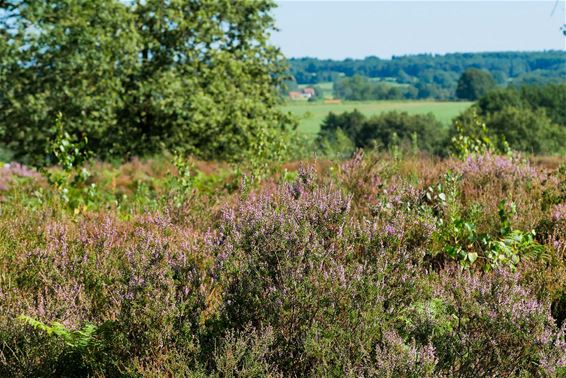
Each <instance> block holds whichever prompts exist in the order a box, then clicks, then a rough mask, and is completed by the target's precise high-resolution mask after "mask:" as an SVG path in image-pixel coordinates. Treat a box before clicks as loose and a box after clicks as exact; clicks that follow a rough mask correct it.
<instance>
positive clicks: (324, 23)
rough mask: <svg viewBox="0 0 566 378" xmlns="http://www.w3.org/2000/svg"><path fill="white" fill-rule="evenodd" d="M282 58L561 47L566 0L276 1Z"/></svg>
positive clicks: (275, 40) (277, 36)
mask: <svg viewBox="0 0 566 378" xmlns="http://www.w3.org/2000/svg"><path fill="white" fill-rule="evenodd" d="M277 4H278V8H277V9H276V10H275V13H274V15H275V20H276V24H277V27H278V28H279V29H280V31H278V32H274V33H273V35H272V42H273V43H274V44H275V45H278V46H280V47H281V49H282V50H283V53H284V54H285V55H286V56H287V57H305V56H309V57H317V58H329V59H344V58H364V57H366V56H370V55H375V56H378V57H380V58H390V57H391V56H392V55H407V54H418V53H433V54H445V53H450V52H481V51H541V50H566V38H565V36H564V34H563V33H562V31H561V30H560V29H561V27H562V26H563V25H564V23H565V22H566V15H565V13H566V9H565V8H566V7H565V4H566V3H565V1H564V0H560V1H559V2H557V1H555V0H552V1H544V0H537V1H486V0H483V1H479V0H478V1H463V0H451V1H424V0H420V1H404V0H397V1H381V0H373V1H346V0H342V1H336V0H332V1H329V0H311V1H304V0H277Z"/></svg>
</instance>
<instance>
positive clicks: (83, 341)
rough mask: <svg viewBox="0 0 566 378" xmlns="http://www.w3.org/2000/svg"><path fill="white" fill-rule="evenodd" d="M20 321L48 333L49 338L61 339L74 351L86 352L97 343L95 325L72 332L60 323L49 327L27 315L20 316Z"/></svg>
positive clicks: (54, 323)
mask: <svg viewBox="0 0 566 378" xmlns="http://www.w3.org/2000/svg"><path fill="white" fill-rule="evenodd" d="M18 320H20V321H21V322H23V323H26V324H28V325H30V326H32V327H33V328H35V329H37V330H40V331H43V332H46V333H47V335H48V336H52V337H56V338H60V339H61V340H63V341H64V343H65V345H66V346H68V347H69V348H70V349H71V350H72V351H82V350H85V349H86V348H87V347H88V346H90V345H91V344H92V343H93V342H95V338H94V334H95V333H96V331H97V327H96V326H95V325H93V324H88V323H87V324H85V325H84V326H83V328H81V329H80V330H76V331H71V330H69V329H67V328H66V327H65V326H64V325H63V324H61V323H59V322H53V323H51V325H47V324H45V323H43V322H41V321H39V320H36V319H34V318H32V317H29V316H27V315H20V316H18Z"/></svg>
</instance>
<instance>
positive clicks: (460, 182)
mask: <svg viewBox="0 0 566 378" xmlns="http://www.w3.org/2000/svg"><path fill="white" fill-rule="evenodd" d="M412 159H413V160H411V161H409V160H407V161H398V160H392V159H391V158H389V157H387V156H385V155H373V154H368V155H365V156H364V155H363V154H361V153H360V154H358V155H356V156H355V157H354V158H353V159H352V160H351V161H347V162H344V163H340V164H334V165H332V164H333V163H330V162H324V164H325V165H326V166H325V169H317V168H320V167H315V166H313V165H312V164H311V165H305V164H303V165H301V166H300V168H299V169H298V170H297V172H292V173H291V174H285V175H283V174H279V173H276V174H275V175H274V176H273V177H270V178H268V179H266V180H264V181H263V182H261V183H259V184H258V185H257V186H253V185H255V184H253V185H249V186H247V187H241V186H240V189H238V186H237V185H236V186H234V187H230V188H229V189H227V186H226V181H224V179H218V180H217V179H216V178H214V177H209V176H205V174H204V173H202V172H200V173H199V172H197V173H195V176H196V177H199V180H202V181H200V183H201V184H202V183H205V182H206V185H204V184H203V185H202V186H199V185H200V184H195V186H194V187H193V188H192V189H191V191H190V193H189V195H188V196H187V197H185V199H184V202H182V203H179V202H178V201H170V200H169V199H170V197H171V196H170V195H169V194H170V193H176V192H178V190H179V188H177V187H176V186H175V185H180V184H179V182H178V180H175V179H172V178H171V177H173V176H171V175H168V174H167V173H166V172H163V171H162V170H160V169H159V167H160V166H162V167H171V166H170V165H167V164H162V165H160V164H157V163H155V162H152V163H145V162H142V161H134V162H131V163H128V164H127V165H126V166H125V167H121V168H111V167H105V166H103V165H100V170H101V171H99V172H97V173H96V175H95V178H94V180H95V182H97V183H101V185H99V192H98V195H97V197H95V199H94V201H98V202H95V203H93V204H91V206H90V207H88V208H86V209H79V210H76V211H75V210H71V209H69V208H68V207H64V206H61V205H60V202H58V201H59V197H57V196H55V195H52V193H51V192H50V190H51V189H50V188H49V187H48V186H46V185H45V186H40V187H34V188H33V190H30V189H29V188H27V187H26V185H29V182H28V183H26V180H20V179H16V180H12V179H9V180H7V179H5V178H6V177H14V175H16V176H25V177H27V176H31V177H35V175H37V174H36V173H35V172H34V171H27V170H26V169H25V168H23V167H18V166H10V167H8V168H0V172H2V173H1V174H2V176H0V177H2V178H3V180H4V181H3V182H9V185H10V189H9V190H7V191H5V192H3V195H4V196H5V197H4V199H3V202H2V207H1V208H0V270H1V271H2V274H1V275H0V376H15V377H18V376H22V377H23V376H132V377H133V376H136V377H137V376H228V375H230V374H236V375H242V376H273V377H274V376H383V377H397V376H400V377H406V376H413V377H437V376H438V377H452V376H477V375H481V376H560V374H564V371H565V369H566V367H564V364H565V362H566V360H565V359H566V356H565V354H564V353H565V351H566V350H565V342H566V340H565V339H564V323H565V319H566V283H565V282H564V279H563V277H564V273H565V272H566V261H565V260H564V249H563V248H562V247H560V248H554V247H553V246H554V245H558V246H564V245H566V235H565V234H564V232H563V231H562V229H561V226H560V225H561V224H563V221H564V216H563V214H562V213H563V212H564V211H563V207H564V206H563V205H564V202H563V201H562V199H561V198H562V197H560V193H559V192H558V191H557V189H556V185H554V184H555V182H556V180H559V178H558V174H557V172H556V171H553V170H549V169H545V168H539V167H537V166H530V165H528V164H526V163H522V162H519V161H518V160H514V159H509V158H502V157H496V156H491V155H487V156H483V157H478V158H476V160H473V161H472V160H470V161H466V162H454V161H439V162H434V161H432V160H425V159H423V160H422V161H417V160H416V158H412ZM144 164H149V166H146V165H144ZM425 166H426V168H424V167H425ZM138 168H139V169H138ZM195 169H196V168H195ZM8 171H9V172H10V173H9V174H8V173H7V172H8ZM121 171H122V172H125V173H124V174H125V176H127V177H126V178H124V177H115V175H117V174H118V172H121ZM18 172H19V173H18ZM206 174H207V175H214V174H215V173H214V171H213V170H211V171H210V172H208V173H206ZM26 175H27V176H26ZM154 175H155V176H154ZM118 176H119V174H118ZM108 177H114V178H115V182H116V185H115V186H112V181H108ZM132 177H136V179H133V178H132ZM222 177H227V176H226V174H225V172H224V173H222ZM120 180H123V181H120ZM136 180H137V181H136ZM134 181H136V182H137V184H133V182H134ZM130 184H131V185H130ZM247 185H248V184H247ZM24 187H26V188H27V189H26V190H20V189H22V188H24ZM502 201H504V202H502ZM501 203H503V205H501ZM511 204H514V205H513V206H516V211H514V212H511V211H510V210H509V209H510V208H511V207H512V206H511ZM535 228H536V232H535V234H534V235H533V234H532V233H531V230H532V229H535ZM501 235H505V238H504V237H502V236H501ZM525 235H527V236H529V237H530V239H528V245H527V244H526V243H525V244H524V245H523V244H521V240H523V239H521V240H519V241H517V240H515V239H513V237H516V238H518V237H519V236H521V237H523V236H525ZM485 240H490V241H491V243H492V244H490V246H493V245H496V246H497V248H498V249H497V251H499V252H501V253H502V254H503V253H505V256H506V257H507V258H509V259H512V260H513V261H514V262H515V263H514V264H513V265H512V266H508V265H502V266H500V267H496V268H495V269H494V268H492V267H491V266H490V265H489V264H487V263H486V257H485V256H488V253H490V252H493V251H490V250H487V248H488V246H487V244H486V243H485ZM506 243H507V244H506ZM527 246H528V247H529V248H536V249H537V250H538V251H542V252H541V253H539V254H537V255H528V256H525V255H526V253H523V252H525V251H523V250H521V248H527ZM533 246H534V247H533ZM448 247H454V248H456V247H457V248H460V249H461V250H462V251H464V252H465V253H466V254H467V255H466V256H468V255H469V256H473V257H474V258H473V259H469V258H468V259H467V260H461V259H457V258H454V257H453V256H451V255H449V254H448V253H447V252H446V251H449V250H451V249H449V248H448ZM454 248H453V249H452V250H454ZM22 315H25V316H27V318H26V317H22ZM25 319H27V320H25ZM30 319H31V320H30Z"/></svg>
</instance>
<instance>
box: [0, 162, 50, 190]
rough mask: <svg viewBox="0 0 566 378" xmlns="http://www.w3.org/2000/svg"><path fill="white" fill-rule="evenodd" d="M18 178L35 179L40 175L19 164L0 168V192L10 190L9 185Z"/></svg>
mask: <svg viewBox="0 0 566 378" xmlns="http://www.w3.org/2000/svg"><path fill="white" fill-rule="evenodd" d="M18 177H25V178H31V179H37V178H38V177H41V175H40V174H39V173H38V172H37V171H36V170H34V169H31V168H28V167H26V166H25V165H22V164H19V163H10V164H5V165H3V166H0V192H1V191H6V190H8V189H9V188H10V183H13V182H14V181H15V180H17V178H18Z"/></svg>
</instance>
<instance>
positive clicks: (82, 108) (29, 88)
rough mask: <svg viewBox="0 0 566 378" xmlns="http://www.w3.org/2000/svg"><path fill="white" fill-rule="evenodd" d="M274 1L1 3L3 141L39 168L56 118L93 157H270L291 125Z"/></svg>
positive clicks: (66, 0) (32, 0) (38, 0)
mask: <svg viewBox="0 0 566 378" xmlns="http://www.w3.org/2000/svg"><path fill="white" fill-rule="evenodd" d="M273 7H274V3H273V2H272V1H271V0H239V1H232V0H166V1H164V0H145V1H141V0H136V1H120V0H7V1H2V8H3V10H2V12H1V13H0V36H1V38H2V39H1V41H0V63H1V65H0V67H1V68H0V129H1V130H2V132H1V140H2V142H4V143H5V144H7V145H8V147H9V148H10V149H11V150H12V151H13V152H15V154H16V157H17V158H18V159H20V160H27V161H30V162H34V163H41V162H43V158H44V156H45V154H44V151H45V145H46V143H47V141H48V140H49V139H50V138H51V136H52V132H53V131H52V129H51V125H52V124H53V120H54V119H55V116H56V114H57V113H59V112H61V113H62V114H63V119H64V122H65V125H66V127H67V131H68V132H70V134H72V135H76V136H77V137H82V136H86V137H87V138H88V140H89V145H90V148H91V149H92V150H93V151H94V152H95V153H96V154H97V156H99V157H102V158H105V157H110V156H119V157H124V156H131V155H141V154H147V153H154V152H157V151H160V150H162V149H177V150H181V151H185V152H188V153H193V154H195V155H197V156H199V157H202V158H215V159H227V160H237V159H241V158H244V157H245V156H248V155H249V154H250V153H252V154H255V153H263V154H266V153H276V152H277V149H276V148H274V147H273V143H272V142H273V141H275V140H276V139H277V138H278V134H279V133H280V132H281V131H283V130H285V129H286V128H287V126H289V125H290V119H289V117H288V116H287V115H286V114H283V113H281V112H280V111H279V110H278V109H277V107H276V106H275V105H276V103H277V101H278V97H277V94H276V88H277V86H278V85H279V84H280V83H281V81H282V80H283V79H284V75H285V67H284V64H283V62H284V61H283V57H282V55H281V53H280V51H279V50H278V49H277V48H275V47H273V46H271V45H270V44H269V43H268V38H269V33H270V31H271V30H272V29H273V27H274V23H273V18H272V16H271V13H270V12H271V10H272V9H273Z"/></svg>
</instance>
